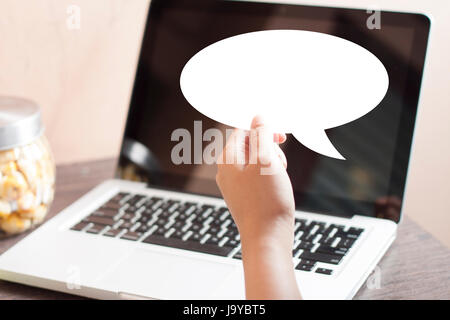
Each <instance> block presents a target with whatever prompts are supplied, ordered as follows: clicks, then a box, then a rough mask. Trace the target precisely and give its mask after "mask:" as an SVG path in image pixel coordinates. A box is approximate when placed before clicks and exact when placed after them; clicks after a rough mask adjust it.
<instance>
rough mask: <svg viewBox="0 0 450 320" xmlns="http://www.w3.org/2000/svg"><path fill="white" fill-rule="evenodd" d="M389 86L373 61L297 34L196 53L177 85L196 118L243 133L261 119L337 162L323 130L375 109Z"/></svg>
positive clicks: (244, 39)
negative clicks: (194, 111) (202, 116)
mask: <svg viewBox="0 0 450 320" xmlns="http://www.w3.org/2000/svg"><path fill="white" fill-rule="evenodd" d="M388 85H389V77H388V74H387V71H386V69H385V67H384V66H383V64H382V63H381V61H380V60H378V58H377V57H375V56H374V55H373V54H372V53H371V52H369V51H367V50H366V49H364V48H363V47H361V46H359V45H357V44H355V43H353V42H350V41H348V40H344V39H342V38H339V37H335V36H330V35H327V34H324V33H318V32H310V31H301V30H271V31H259V32H252V33H246V34H241V35H238V36H234V37H231V38H227V39H225V40H222V41H219V42H216V43H214V44H212V45H210V46H208V47H207V48H205V49H203V50H201V51H200V52H198V53H197V54H196V55H195V56H194V57H192V58H191V59H190V60H189V62H188V63H187V64H186V66H185V67H184V69H183V71H182V73H181V76H180V86H181V91H182V92H183V94H184V96H185V98H186V100H187V101H188V102H189V103H190V104H191V105H192V106H193V107H194V108H195V109H197V110H198V111H199V112H201V113H202V114H204V115H206V116H207V117H209V118H212V119H214V120H216V121H218V122H221V123H224V124H227V125H229V126H232V127H236V128H242V129H249V128H250V123H251V120H252V118H253V117H254V116H255V115H261V116H263V117H264V118H265V119H267V120H268V121H269V125H270V126H271V127H272V129H273V130H274V131H275V132H280V133H282V132H283V133H292V134H293V135H294V136H295V137H296V138H297V139H298V140H299V141H300V142H301V143H302V144H303V145H304V146H306V147H308V148H309V149H311V150H313V151H316V152H318V153H320V154H323V155H326V156H329V157H333V158H336V159H344V157H343V156H342V155H341V154H340V153H339V152H338V151H337V150H336V148H335V147H334V146H333V144H332V143H331V142H330V140H329V139H328V137H327V135H326V133H325V131H324V130H326V129H329V128H333V127H336V126H340V125H343V124H345V123H348V122H350V121H353V120H356V119H358V118H360V117H362V116H363V115H365V114H366V113H368V112H369V111H371V110H372V109H374V108H375V107H376V106H377V105H378V104H379V103H380V101H381V100H382V99H383V98H384V96H385V94H386V91H387V89H388Z"/></svg>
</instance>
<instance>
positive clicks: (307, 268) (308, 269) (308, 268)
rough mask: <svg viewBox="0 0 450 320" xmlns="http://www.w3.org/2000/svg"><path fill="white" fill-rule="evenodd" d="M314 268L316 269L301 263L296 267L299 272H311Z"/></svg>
mask: <svg viewBox="0 0 450 320" xmlns="http://www.w3.org/2000/svg"><path fill="white" fill-rule="evenodd" d="M313 268H314V266H313V265H309V264H302V263H299V264H298V265H297V266H296V267H295V269H297V270H302V271H311V270H312V269H313Z"/></svg>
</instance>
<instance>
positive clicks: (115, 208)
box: [100, 201, 123, 212]
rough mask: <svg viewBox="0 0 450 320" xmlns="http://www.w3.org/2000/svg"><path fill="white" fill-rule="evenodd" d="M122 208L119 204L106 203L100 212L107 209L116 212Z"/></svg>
mask: <svg viewBox="0 0 450 320" xmlns="http://www.w3.org/2000/svg"><path fill="white" fill-rule="evenodd" d="M122 207H123V205H121V204H120V203H119V202H115V201H108V202H107V203H105V204H104V205H103V206H102V207H101V208H100V210H102V209H106V210H108V209H109V210H112V211H116V212H118V211H119V210H120V209H121V208H122Z"/></svg>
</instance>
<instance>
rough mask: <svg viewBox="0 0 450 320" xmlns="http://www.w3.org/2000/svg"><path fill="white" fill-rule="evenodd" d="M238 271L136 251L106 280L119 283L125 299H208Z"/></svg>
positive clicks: (168, 254) (172, 255)
mask: <svg viewBox="0 0 450 320" xmlns="http://www.w3.org/2000/svg"><path fill="white" fill-rule="evenodd" d="M237 270H238V267H236V266H232V265H226V264H221V263H215V262H210V261H206V260H203V259H200V258H195V257H194V258H188V257H184V256H179V255H176V254H175V253H174V254H172V253H167V254H166V253H158V252H154V251H153V252H152V251H149V250H145V249H136V250H134V251H133V252H131V253H130V254H129V255H127V256H126V258H125V259H123V260H122V261H121V262H120V263H119V264H118V265H117V267H116V268H114V270H113V271H112V272H111V273H110V274H109V275H107V276H106V277H105V278H104V279H103V281H108V282H109V281H111V283H114V284H116V285H117V286H116V287H117V291H118V293H120V295H121V297H125V298H126V297H129V298H133V297H146V298H154V299H208V298H211V295H212V293H213V292H214V291H215V290H217V288H218V287H220V286H221V285H222V284H223V282H224V281H226V279H228V278H229V277H230V276H231V275H232V274H233V273H235V272H237Z"/></svg>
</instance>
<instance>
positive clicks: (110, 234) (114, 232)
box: [103, 229, 123, 238]
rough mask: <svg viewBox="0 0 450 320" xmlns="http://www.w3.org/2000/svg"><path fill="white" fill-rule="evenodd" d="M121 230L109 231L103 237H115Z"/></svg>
mask: <svg viewBox="0 0 450 320" xmlns="http://www.w3.org/2000/svg"><path fill="white" fill-rule="evenodd" d="M122 230H123V229H109V230H108V231H106V232H105V233H104V234H103V235H104V236H107V237H113V238H114V237H116V236H117V235H118V234H119V233H121V232H122Z"/></svg>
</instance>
